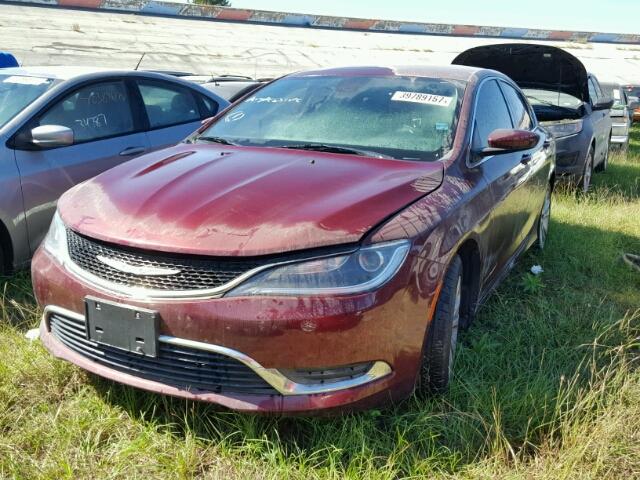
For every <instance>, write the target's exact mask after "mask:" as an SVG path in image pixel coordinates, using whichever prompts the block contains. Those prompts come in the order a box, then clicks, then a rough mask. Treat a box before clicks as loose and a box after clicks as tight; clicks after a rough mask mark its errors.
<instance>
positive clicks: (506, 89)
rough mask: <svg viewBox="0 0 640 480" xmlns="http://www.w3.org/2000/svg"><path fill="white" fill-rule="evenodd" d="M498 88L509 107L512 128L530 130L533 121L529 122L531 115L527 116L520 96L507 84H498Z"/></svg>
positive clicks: (526, 110)
mask: <svg viewBox="0 0 640 480" xmlns="http://www.w3.org/2000/svg"><path fill="white" fill-rule="evenodd" d="M500 86H501V87H502V92H503V93H504V98H505V99H506V101H507V105H508V106H509V111H510V112H511V118H512V119H513V125H514V128H518V129H520V130H531V128H532V127H533V121H532V120H531V115H529V108H528V107H527V104H526V103H524V100H523V99H522V97H521V96H520V94H519V93H518V92H517V91H516V90H515V89H514V88H513V87H512V86H511V85H509V84H508V83H504V82H500Z"/></svg>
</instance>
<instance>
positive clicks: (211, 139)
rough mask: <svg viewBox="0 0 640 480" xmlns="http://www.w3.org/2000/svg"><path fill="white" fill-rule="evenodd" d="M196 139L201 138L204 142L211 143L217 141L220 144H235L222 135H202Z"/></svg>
mask: <svg viewBox="0 0 640 480" xmlns="http://www.w3.org/2000/svg"><path fill="white" fill-rule="evenodd" d="M196 140H198V141H199V140H202V141H204V142H211V143H219V144H221V145H236V144H235V143H233V142H230V141H229V140H227V139H226V138H222V137H207V136H202V137H198V138H196Z"/></svg>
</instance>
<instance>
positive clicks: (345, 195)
mask: <svg viewBox="0 0 640 480" xmlns="http://www.w3.org/2000/svg"><path fill="white" fill-rule="evenodd" d="M443 173H444V171H443V165H442V163H441V162H412V161H402V160H393V159H380V158H370V157H360V156H355V155H336V154H328V153H316V152H302V151H299V150H285V149H276V148H250V147H227V146H217V145H197V146H196V145H189V144H180V145H177V146H175V147H172V148H169V149H165V150H162V151H159V152H154V153H151V154H149V155H145V156H142V157H139V158H137V159H135V160H132V161H130V162H127V163H124V164H122V165H120V166H118V167H116V168H113V169H111V170H109V171H107V172H105V173H103V174H101V175H99V176H97V177H95V178H93V179H91V180H89V181H87V182H84V183H82V184H80V185H78V186H76V187H74V188H73V189H71V190H70V191H69V192H67V193H66V194H65V195H64V196H63V197H62V198H61V199H60V201H59V204H58V205H59V211H60V216H61V217H62V220H63V221H64V222H65V224H67V225H68V226H69V227H70V228H71V229H73V230H75V231H77V232H79V233H81V234H85V235H87V236H90V237H93V238H97V239H100V240H104V241H107V242H114V243H118V244H122V245H128V246H132V247H139V248H145V249H150V250H158V251H165V252H179V253H191V254H200V255H211V256H253V255H265V254H272V253H281V252H287V251H293V250H301V249H307V248H313V247H320V246H328V245H337V244H345V243H352V242H357V241H358V240H360V239H361V238H362V237H363V236H364V235H365V234H366V233H367V232H368V231H369V230H371V229H372V228H373V227H374V226H376V225H377V224H379V223H380V222H381V221H383V220H385V219H386V218H387V217H389V216H391V215H393V214H394V213H395V212H397V211H398V210H400V209H402V208H403V207H405V206H406V205H408V204H409V203H411V202H413V201H415V200H417V199H418V198H420V197H422V196H424V195H426V194H428V193H429V192H431V191H433V190H434V189H436V188H438V186H439V185H440V184H441V183H442V178H443Z"/></svg>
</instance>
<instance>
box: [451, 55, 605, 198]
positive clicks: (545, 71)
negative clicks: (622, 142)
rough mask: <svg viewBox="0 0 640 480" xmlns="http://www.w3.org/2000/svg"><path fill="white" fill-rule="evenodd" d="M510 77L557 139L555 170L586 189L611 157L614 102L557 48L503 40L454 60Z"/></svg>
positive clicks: (576, 64)
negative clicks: (611, 111) (610, 110)
mask: <svg viewBox="0 0 640 480" xmlns="http://www.w3.org/2000/svg"><path fill="white" fill-rule="evenodd" d="M453 63H454V64H458V65H469V66H474V67H481V68H490V69H493V70H497V71H499V72H502V73H504V74H505V75H508V76H509V77H511V78H512V79H513V80H514V81H515V82H516V83H517V84H518V86H519V87H520V88H522V90H523V92H524V93H525V95H526V96H527V98H528V99H529V102H530V103H531V105H532V107H533V110H534V112H535V114H536V116H537V117H538V120H539V121H540V123H541V124H542V125H543V126H544V127H546V128H547V130H549V131H550V132H551V133H552V134H553V135H554V137H555V138H556V145H557V153H556V164H557V168H556V171H557V173H558V174H560V175H562V176H565V177H566V178H568V179H569V180H570V181H572V182H573V183H575V184H576V185H577V186H578V188H580V189H581V190H583V191H587V190H589V186H590V185H591V175H592V173H593V171H594V170H596V171H603V170H605V169H606V168H607V164H608V161H609V145H610V140H611V133H612V125H611V117H610V115H609V109H610V108H611V106H612V105H613V101H612V100H611V99H610V98H609V96H607V95H606V94H605V93H603V91H602V88H601V87H600V84H599V82H598V80H597V79H596V77H595V76H594V75H592V74H589V73H587V71H586V69H585V67H584V65H583V64H582V62H581V61H580V60H578V59H577V58H576V57H574V56H573V55H571V54H570V53H567V52H565V51H564V50H561V49H559V48H556V47H550V46H547V45H535V44H519V43H516V44H509V43H507V44H500V45H485V46H482V47H476V48H472V49H470V50H467V51H465V52H462V53H461V54H460V55H458V56H457V57H456V58H455V60H454V61H453Z"/></svg>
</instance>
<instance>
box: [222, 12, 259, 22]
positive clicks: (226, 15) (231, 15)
mask: <svg viewBox="0 0 640 480" xmlns="http://www.w3.org/2000/svg"><path fill="white" fill-rule="evenodd" d="M251 15H253V10H227V9H224V10H220V12H219V13H218V15H216V18H217V19H218V20H239V21H244V20H249V18H250V17H251Z"/></svg>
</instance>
